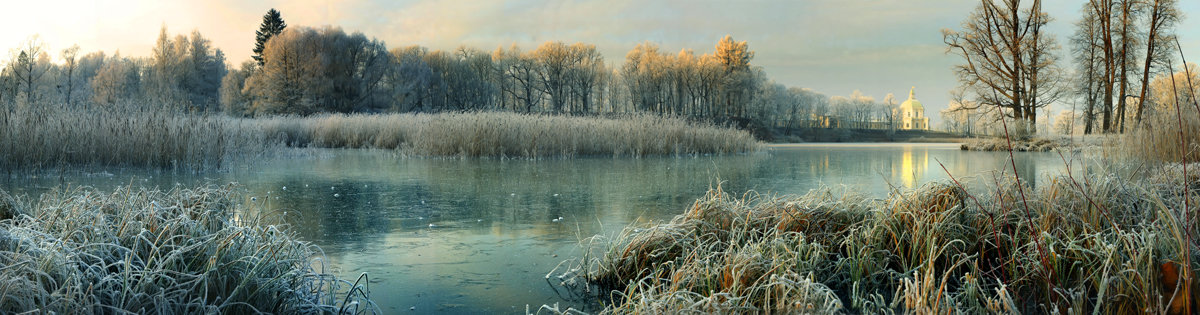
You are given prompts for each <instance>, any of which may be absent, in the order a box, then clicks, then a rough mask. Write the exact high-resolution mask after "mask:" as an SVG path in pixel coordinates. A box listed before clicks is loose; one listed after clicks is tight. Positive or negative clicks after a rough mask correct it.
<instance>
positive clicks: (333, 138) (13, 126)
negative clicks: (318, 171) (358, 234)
mask: <svg viewBox="0 0 1200 315" xmlns="http://www.w3.org/2000/svg"><path fill="white" fill-rule="evenodd" d="M152 108H157V107H152ZM284 145H290V146H296V147H309V146H311V147H325V148H376V149H388V150H393V149H395V150H398V151H399V152H401V153H403V154H405V155H414V156H461V157H510V158H538V157H576V156H632V157H640V156H649V155H692V154H725V153H741V152H748V151H753V150H756V149H757V148H758V146H759V143H758V142H757V141H756V140H754V138H753V137H752V136H751V135H750V134H749V133H748V132H745V131H741V130H737V129H734V128H726V127H718V126H713V125H708V124H702V123H694V122H689V121H687V120H685V119H681V118H668V117H661V116H655V115H629V116H623V117H617V118H599V117H571V116H552V115H529V114H517V113H506V112H474V113H440V114H353V115H344V114H325V115H316V116H310V117H296V116H280V117H265V118H232V117H226V116H223V115H213V114H207V115H204V114H187V113H178V112H172V111H166V110H154V109H147V108H146V107H142V106H136V105H133V104H125V105H120V106H113V107H103V108H91V109H63V108H61V106H41V107H38V108H36V109H31V108H27V107H22V108H20V109H12V110H9V109H4V108H0V171H5V170H7V171H10V172H11V171H14V170H39V169H51V168H62V167H96V166H98V167H110V166H116V167H125V166H133V167H154V168H173V169H186V170H203V169H217V168H220V167H221V166H222V165H226V164H227V163H228V162H229V161H230V160H234V159H241V160H249V159H255V158H258V157H261V156H264V155H270V154H272V153H274V152H277V151H278V150H280V149H281V148H283V147H284Z"/></svg>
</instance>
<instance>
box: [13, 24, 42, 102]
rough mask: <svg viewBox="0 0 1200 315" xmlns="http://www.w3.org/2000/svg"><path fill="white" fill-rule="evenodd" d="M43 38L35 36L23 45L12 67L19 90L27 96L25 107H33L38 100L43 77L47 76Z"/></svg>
mask: <svg viewBox="0 0 1200 315" xmlns="http://www.w3.org/2000/svg"><path fill="white" fill-rule="evenodd" d="M44 49H45V46H44V44H43V43H42V40H41V38H39V37H38V36H37V35H34V36H32V37H30V38H28V39H26V40H25V42H24V43H22V44H21V48H20V51H18V52H17V53H16V55H17V58H16V61H15V62H14V63H13V65H12V66H11V67H12V68H13V75H14V76H15V78H16V81H17V86H18V90H19V91H20V92H21V93H23V94H24V96H25V105H26V106H33V105H34V104H35V101H36V100H37V98H38V94H39V91H38V90H39V85H40V84H41V80H42V76H43V75H45V74H46V71H47V65H48V64H49V61H48V58H47V56H46V55H45V52H44V51H43V50H44Z"/></svg>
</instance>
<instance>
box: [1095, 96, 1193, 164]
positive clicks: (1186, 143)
mask: <svg viewBox="0 0 1200 315" xmlns="http://www.w3.org/2000/svg"><path fill="white" fill-rule="evenodd" d="M1180 111H1181V113H1179V114H1178V115H1176V113H1173V112H1172V113H1169V114H1166V113H1159V114H1156V115H1151V117H1148V118H1147V119H1146V121H1145V122H1143V123H1142V124H1141V125H1140V126H1138V128H1137V129H1136V130H1134V131H1133V132H1130V133H1128V134H1126V135H1123V136H1122V138H1121V139H1120V140H1119V141H1118V145H1117V146H1114V148H1113V150H1114V151H1117V152H1118V153H1124V154H1123V155H1126V156H1130V157H1133V158H1136V159H1143V160H1149V161H1159V162H1179V161H1183V159H1184V158H1185V157H1186V158H1187V160H1188V161H1200V107H1197V108H1194V109H1193V108H1190V107H1188V106H1187V105H1184V106H1183V107H1181V108H1180Z"/></svg>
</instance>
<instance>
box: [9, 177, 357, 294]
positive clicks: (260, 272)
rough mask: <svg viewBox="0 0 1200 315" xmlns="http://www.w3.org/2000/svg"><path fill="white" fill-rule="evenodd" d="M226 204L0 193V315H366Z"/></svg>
mask: <svg viewBox="0 0 1200 315" xmlns="http://www.w3.org/2000/svg"><path fill="white" fill-rule="evenodd" d="M238 196H239V195H238V194H237V193H235V189H233V188H231V187H204V188H197V189H183V190H174V191H170V192H162V191H157V190H133V189H130V188H118V189H116V190H115V191H114V192H112V193H110V194H105V193H101V192H99V191H96V190H93V189H86V188H83V189H73V190H68V191H58V192H51V193H47V194H43V195H42V196H41V198H40V200H38V201H37V202H30V201H26V200H23V199H21V198H13V197H11V196H8V195H7V194H4V193H2V192H0V210H3V211H0V213H7V214H8V215H7V216H6V217H5V218H3V219H2V220H0V266H4V267H3V268H0V313H22V312H35V313H65V314H78V313H84V314H92V313H101V314H146V313H153V314H198V313H205V314H212V313H231V314H250V313H280V314H297V313H366V312H372V313H373V312H375V311H377V308H376V307H374V304H373V303H371V301H370V300H369V298H368V296H367V295H366V294H367V293H368V292H367V291H366V290H365V287H362V286H359V285H358V284H357V283H356V284H353V285H351V284H350V283H348V282H346V281H344V280H339V279H337V278H335V277H333V276H331V275H328V274H325V273H323V271H322V269H323V260H322V259H321V256H320V253H321V251H320V249H319V248H317V247H316V246H314V245H312V244H309V243H307V242H303V241H299V240H297V239H296V238H295V236H294V235H293V234H292V233H290V232H288V231H287V230H286V229H285V228H283V227H280V226H274V225H267V224H262V222H259V218H256V217H248V216H246V215H245V213H253V212H252V211H243V210H246V209H245V208H244V207H245V206H243V205H242V204H241V203H239V202H238V199H239V197H238ZM251 206H252V205H251ZM347 288H348V289H347Z"/></svg>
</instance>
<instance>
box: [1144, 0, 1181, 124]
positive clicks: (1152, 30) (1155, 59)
mask: <svg viewBox="0 0 1200 315" xmlns="http://www.w3.org/2000/svg"><path fill="white" fill-rule="evenodd" d="M1147 1H1151V3H1150V8H1149V10H1148V11H1147V14H1148V15H1149V16H1148V19H1147V26H1148V28H1147V29H1148V32H1147V33H1146V55H1145V62H1144V63H1143V68H1142V82H1141V91H1140V92H1139V93H1138V103H1137V113H1136V114H1135V115H1134V117H1135V120H1137V122H1139V123H1140V122H1141V121H1142V112H1143V110H1144V109H1145V104H1146V97H1147V95H1146V94H1147V92H1148V91H1149V88H1150V74H1151V72H1153V71H1152V70H1153V67H1154V66H1155V64H1157V63H1160V62H1161V61H1162V60H1164V59H1166V58H1170V49H1169V47H1170V45H1171V42H1172V38H1174V35H1173V34H1172V32H1171V30H1172V29H1173V28H1174V27H1175V24H1176V23H1178V22H1179V19H1180V13H1179V9H1178V7H1177V6H1178V2H1177V0H1147Z"/></svg>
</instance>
